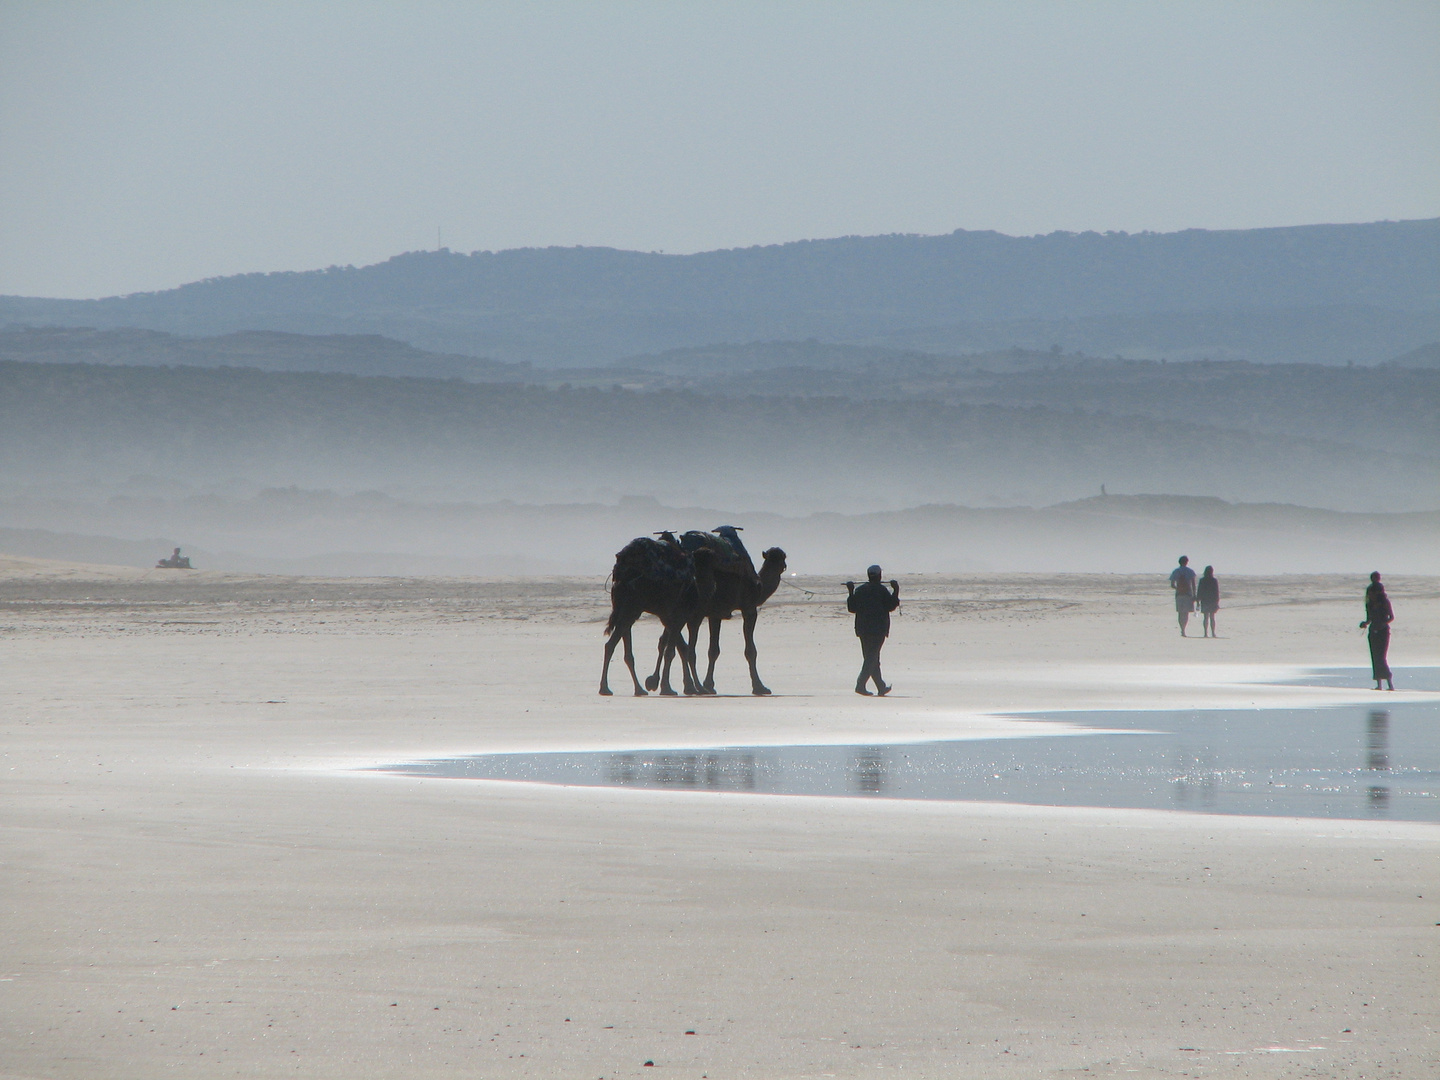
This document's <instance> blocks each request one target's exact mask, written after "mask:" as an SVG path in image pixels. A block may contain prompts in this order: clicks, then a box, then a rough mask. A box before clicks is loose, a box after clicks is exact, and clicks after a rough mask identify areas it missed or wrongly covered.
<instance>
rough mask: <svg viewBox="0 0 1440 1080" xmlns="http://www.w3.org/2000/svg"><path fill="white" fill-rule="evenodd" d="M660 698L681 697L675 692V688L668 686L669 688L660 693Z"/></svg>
mask: <svg viewBox="0 0 1440 1080" xmlns="http://www.w3.org/2000/svg"><path fill="white" fill-rule="evenodd" d="M660 696H661V697H679V696H680V695H679V694H677V693H676V692H675V688H674V687H673V686H667V687H665V688H664V689H663V690H661V691H660Z"/></svg>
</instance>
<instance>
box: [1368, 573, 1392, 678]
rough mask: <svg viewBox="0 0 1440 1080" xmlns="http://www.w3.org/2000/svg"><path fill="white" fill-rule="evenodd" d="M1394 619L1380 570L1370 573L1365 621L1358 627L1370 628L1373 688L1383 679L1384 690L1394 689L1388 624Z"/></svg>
mask: <svg viewBox="0 0 1440 1080" xmlns="http://www.w3.org/2000/svg"><path fill="white" fill-rule="evenodd" d="M1394 621H1395V609H1394V608H1392V607H1391V606H1390V598H1389V597H1388V596H1386V595H1385V586H1384V585H1382V584H1380V571H1379V570H1376V571H1375V572H1374V573H1373V574H1371V575H1370V585H1369V587H1368V588H1367V589H1366V590H1365V621H1364V622H1362V623H1361V624H1360V629H1362V630H1364V629H1365V628H1366V627H1369V628H1370V634H1369V638H1370V677H1371V678H1373V679H1374V680H1375V689H1376V690H1379V689H1380V682H1381V680H1384V682H1385V689H1386V690H1394V689H1395V680H1394V679H1392V678H1391V677H1390V661H1389V659H1388V658H1387V656H1386V654H1387V653H1388V652H1389V651H1390V624H1391V623H1392V622H1394Z"/></svg>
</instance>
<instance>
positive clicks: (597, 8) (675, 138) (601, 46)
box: [0, 0, 1440, 297]
mask: <svg viewBox="0 0 1440 1080" xmlns="http://www.w3.org/2000/svg"><path fill="white" fill-rule="evenodd" d="M1435 216H1440V3H1435V2H1434V0H1424V2H1420V3H1384V2H1376V0H1371V2H1367V3H1344V4H1336V3H1324V2H1319V0H1308V2H1305V3H1269V4H1267V3H1259V2H1256V0H1247V2H1244V3H1237V4H1228V3H1200V2H1192V3H1174V4H1167V3H1160V2H1155V0H1151V2H1145V3H1134V4H1131V3H1089V4H1087V3H1078V2H1067V3H1021V2H1015V0H1007V2H1004V3H995V4H992V3H947V4H924V3H911V4H905V3H899V2H894V0H891V2H885V3H872V4H845V3H837V2H835V0H827V2H824V3H792V4H786V3H763V4H752V3H736V2H730V3H723V4H721V3H716V4H703V3H692V4H682V3H654V4H642V3H635V4H606V3H599V2H593V0H592V2H588V3H576V4H542V3H530V2H503V3H488V4H486V3H466V4H439V3H417V2H415V0H409V2H406V3H393V4H362V3H356V2H344V3H338V2H337V3H310V4H306V3H265V4H255V3H199V2H177V3H163V4H154V3H100V4H86V3H65V2H43V3H37V2H14V0H0V293H7V294H22V295H32V296H75V297H80V296H96V295H105V294H113V293H121V292H133V291H139V290H146V289H156V288H165V287H169V286H172V285H176V284H180V283H182V282H185V281H191V280H195V279H197V278H202V277H209V276H214V275H220V274H231V273H237V272H241V271H249V270H280V269H310V268H314V267H320V266H326V265H330V264H337V263H338V264H345V263H355V264H357V265H358V264H363V263H369V262H375V261H378V260H380V259H383V258H386V257H388V256H390V255H392V254H395V253H397V252H400V251H406V250H412V249H415V248H423V247H433V246H435V243H436V227H437V226H438V227H440V228H441V229H443V240H444V243H445V245H446V246H447V247H450V248H452V249H454V250H463V251H470V250H474V249H480V248H489V249H498V248H506V247H520V246H529V245H548V244H566V245H568V244H605V245H613V246H616V247H626V248H638V249H642V250H647V251H649V250H664V251H672V252H674V251H697V250H704V249H707V248H716V247H732V246H738V245H748V244H756V243H772V242H777V241H784V240H794V239H801V238H807V237H822V236H838V235H845V234H857V233H858V234H873V233H885V232H919V233H941V232H949V231H950V230H952V229H955V228H966V229H998V230H1000V231H1002V232H1007V233H1019V234H1026V233H1037V232H1049V231H1051V230H1054V229H1074V230H1080V229H1101V230H1104V229H1126V230H1130V231H1137V230H1141V229H1157V230H1171V229H1179V228H1187V227H1191V226H1199V227H1207V228H1228V227H1250V226H1263V225H1291V224H1306V223H1312V222H1327V221H1371V220H1377V219H1382V218H1417V217H1435Z"/></svg>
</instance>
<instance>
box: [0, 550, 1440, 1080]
mask: <svg viewBox="0 0 1440 1080" xmlns="http://www.w3.org/2000/svg"><path fill="white" fill-rule="evenodd" d="M1365 569H1367V570H1368V567H1366V568H1365ZM1167 570H1168V568H1167ZM900 576H901V580H902V585H903V587H904V594H903V599H904V608H903V612H902V614H900V615H899V616H897V618H896V620H895V629H894V634H893V637H892V641H891V644H890V645H889V646H887V649H886V652H885V665H886V674H887V676H888V677H889V678H891V679H892V681H893V682H894V683H895V685H896V691H895V693H894V694H893V695H892V696H891V697H889V698H887V699H883V700H882V699H875V700H866V699H861V698H858V697H856V696H855V695H854V694H853V693H851V692H850V688H851V686H852V684H853V679H854V675H855V671H856V669H857V668H858V664H859V650H858V648H857V647H856V644H855V640H854V638H853V636H852V634H851V632H850V629H849V624H848V621H847V618H846V616H845V614H844V612H843V604H842V603H841V602H840V601H842V600H843V595H844V593H843V589H840V588H839V587H838V586H837V585H836V584H835V583H834V582H830V581H825V582H820V581H816V580H807V579H803V578H802V579H795V584H796V585H797V586H799V587H798V588H794V589H792V588H789V587H788V586H787V587H784V588H782V589H781V590H780V592H779V593H778V594H777V596H776V597H775V598H774V600H772V601H771V603H770V604H769V605H767V608H766V609H765V610H764V611H763V613H762V615H761V618H760V629H759V633H758V643H759V646H760V650H761V654H760V669H761V673H762V675H763V676H764V678H765V680H766V682H767V683H768V684H769V686H770V687H771V688H772V689H773V690H774V691H775V695H774V696H773V697H771V698H766V699H757V698H752V697H751V696H750V695H749V694H748V693H745V691H746V690H747V689H748V679H747V677H746V675H745V671H744V661H743V658H742V657H741V648H740V638H739V633H738V628H735V627H731V626H727V628H726V633H725V638H724V648H725V652H724V654H723V655H722V657H721V660H720V666H719V669H718V672H717V682H718V684H719V689H720V690H721V694H722V696H720V697H718V698H707V699H683V698H681V699H662V698H659V697H655V696H652V697H647V698H643V699H637V698H633V697H630V696H628V695H627V694H626V693H625V691H624V687H625V686H626V684H627V682H628V678H627V677H626V676H625V674H624V671H623V667H622V666H621V665H620V663H619V660H618V657H617V661H616V664H615V666H614V667H613V668H612V671H611V680H612V685H614V686H615V687H616V688H617V695H616V696H615V697H613V698H608V699H606V698H601V697H599V696H598V695H597V694H596V692H595V691H596V686H597V683H598V679H599V666H600V657H601V644H602V637H601V626H602V625H603V622H604V618H605V615H606V612H607V610H608V601H607V598H606V594H605V592H604V588H603V583H602V582H601V581H600V580H598V579H594V578H587V579H546V580H539V579H535V580H509V581H500V580H495V581H490V580H480V579H434V578H431V579H410V580H406V579H365V580H361V579H305V578H285V577H260V576H242V575H223V574H212V573H208V572H205V571H200V572H195V573H189V574H187V573H184V572H181V571H141V570H132V569H123V568H108V567H98V566H86V565H81V564H68V563H55V562H45V561H42V560H31V559H18V558H0V672H3V678H0V695H3V703H4V708H3V712H0V725H3V747H0V749H3V754H4V757H3V761H0V777H3V785H4V786H3V789H0V790H3V796H0V815H3V818H0V820H3V824H4V829H3V832H0V844H3V848H0V851H3V861H4V880H5V903H4V904H3V905H0V920H3V933H0V940H3V941H4V951H3V959H0V1009H3V1014H4V1017H5V1023H4V1024H3V1025H0V1076H3V1077H5V1078H7V1080H9V1078H21V1077H24V1078H69V1077H87V1078H89V1077H115V1078H122V1077H123V1078H136V1080H140V1078H146V1080H149V1078H154V1077H158V1076H196V1077H208V1076H222V1075H224V1076H237V1075H238V1076H256V1077H269V1076H282V1075H284V1076H307V1077H308V1076H314V1077H335V1078H352V1077H362V1076H363V1077H396V1078H399V1077H405V1078H414V1077H431V1076H434V1077H450V1076H456V1077H459V1076H465V1077H474V1076H486V1077H491V1076H493V1077H505V1076H536V1077H549V1076H567V1077H572V1076H573V1077H597V1078H599V1077H604V1078H609V1077H626V1076H642V1075H651V1074H660V1075H670V1076H683V1077H696V1078H702V1077H706V1078H719V1077H792V1076H793V1077H802V1076H803V1077H810V1076H815V1077H819V1076H841V1077H845V1076H873V1075H885V1074H888V1073H890V1072H892V1071H903V1073H904V1074H906V1075H914V1076H966V1077H989V1076H1014V1077H1037V1076H1039V1077H1051V1076H1053V1077H1061V1076H1066V1077H1068V1076H1079V1075H1091V1076H1109V1075H1116V1076H1120V1075H1137V1076H1141V1077H1146V1076H1153V1077H1172V1076H1176V1077H1178V1076H1210V1075H1217V1076H1218V1075H1223V1076H1237V1077H1362V1076H1363V1077H1406V1078H1408V1077H1428V1076H1434V1075H1437V1074H1440V1005H1437V997H1436V994H1435V988H1436V986H1437V985H1440V964H1437V957H1440V827H1437V826H1435V825H1431V824H1425V823H1410V822H1401V821H1381V820H1329V819H1296V818H1258V817H1233V816H1222V815H1203V814H1195V813H1180V812H1169V811H1151V810H1118V809H1105V808H1056V807H1044V806H1017V805H1006V804H998V803H944V802H908V801H903V800H863V799H845V798H803V797H786V796H768V795H752V794H715V793H704V792H670V791H644V790H623V789H596V788H578V787H572V788H567V787H554V786H542V785H531V784H513V783H504V782H481V781H459V780H441V779H420V778H415V777H401V776H387V775H379V774H375V773H367V772H363V771H359V770H360V769H362V768H363V767H365V766H371V765H379V764H386V763H393V762H398V761H407V760H413V759H417V758H426V757H436V756H444V755H451V754H476V753H483V752H498V751H512V750H544V749H590V748H594V749H601V748H647V747H686V746H734V745H765V744H775V745H779V744H794V743H806V742H813V743H848V742H879V741H892V742H893V741H904V740H924V739H959V738H979V737H995V736H998V735H1006V734H1016V733H1019V732H1020V731H1021V730H1022V728H1023V729H1025V730H1027V731H1032V732H1033V729H1034V722H1033V721H1019V720H1015V719H1011V718H1008V714H1014V713H1018V712H1036V711H1046V712H1058V711H1061V710H1103V709H1125V710H1129V709H1163V708H1186V709H1202V708H1217V709H1218V708H1254V707H1261V708H1265V707H1274V708H1278V707H1297V708H1298V707H1306V706H1312V705H1313V706H1322V705H1331V704H1335V705H1338V704H1348V703H1370V702H1372V701H1374V700H1375V699H1376V698H1377V697H1383V698H1384V699H1385V700H1386V701H1387V702H1397V701H1408V702H1419V701H1424V700H1440V694H1437V693H1428V692H1424V691H1419V690H1414V689H1407V688H1406V687H1405V685H1404V678H1403V670H1397V676H1398V677H1397V683H1399V689H1397V691H1396V692H1395V693H1394V694H1385V695H1376V694H1375V693H1374V692H1373V691H1370V690H1368V689H1367V688H1366V686H1368V683H1366V684H1359V685H1357V686H1355V687H1351V688H1337V687H1313V686H1310V687H1307V686H1284V685H1276V684H1277V683H1279V682H1282V681H1284V680H1285V679H1287V678H1294V677H1296V676H1298V675H1300V674H1302V673H1303V672H1304V671H1305V670H1306V669H1308V668H1312V667H1325V666H1343V667H1360V666H1362V665H1365V664H1366V663H1367V656H1366V652H1365V641H1364V636H1363V634H1362V633H1361V632H1360V631H1359V630H1357V628H1356V624H1357V622H1358V621H1359V619H1360V618H1362V617H1363V607H1362V601H1361V594H1362V592H1363V588H1364V584H1365V578H1364V575H1363V574H1356V575H1355V576H1353V577H1346V578H1341V577H1298V576H1296V577H1273V578H1243V579H1242V578H1233V579H1226V581H1225V587H1226V600H1225V603H1224V607H1223V608H1222V610H1221V612H1220V617H1219V629H1220V632H1221V635H1222V636H1221V637H1220V638H1219V639H1218V640H1199V639H1189V640H1182V639H1181V638H1180V637H1179V635H1178V633H1177V632H1176V629H1175V626H1174V613H1173V607H1172V605H1171V603H1170V598H1169V595H1168V591H1167V590H1166V588H1165V584H1164V573H1163V572H1161V573H1157V574H1155V575H1153V576H1149V577H1138V576H1122V575H1097V576H1085V577H1082V576H1055V575H1043V576H1041V575H1034V576H1024V575H1017V576H972V577H943V578H942V577H917V578H910V579H906V578H905V577H904V575H903V573H902V574H901V575H900ZM1387 584H1388V586H1389V590H1390V595H1391V597H1392V599H1393V601H1394V603H1395V607H1396V612H1397V617H1398V618H1397V622H1396V624H1395V638H1394V644H1393V646H1392V649H1391V661H1392V664H1394V665H1396V667H1397V669H1404V668H1406V667H1421V666H1427V665H1428V666H1434V665H1440V579H1437V578H1419V577H1411V578H1406V577H1395V578H1394V579H1393V580H1392V579H1390V578H1388V577H1387ZM802 589H809V590H812V591H813V592H814V593H815V595H814V596H810V597H807V595H806V594H805V592H803V591H802ZM1197 621H1198V620H1197ZM1196 632H1197V633H1198V626H1196ZM653 644H654V624H653V622H651V621H649V620H647V621H646V622H645V623H643V624H642V628H641V632H640V633H639V634H638V640H637V646H638V650H637V651H638V653H639V656H640V659H641V662H642V664H643V665H645V666H648V663H649V662H650V660H651V658H652V656H653V652H652V649H653ZM1055 722H1056V723H1057V724H1063V720H1057V721H1055Z"/></svg>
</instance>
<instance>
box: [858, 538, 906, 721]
mask: <svg viewBox="0 0 1440 1080" xmlns="http://www.w3.org/2000/svg"><path fill="white" fill-rule="evenodd" d="M865 576H866V578H868V580H867V581H866V582H865V583H864V584H863V585H860V586H856V584H855V582H853V581H847V582H845V588H846V589H847V590H849V598H848V599H847V600H846V601H845V610H846V611H850V612H853V613H854V615H855V636H856V637H858V638H859V639H860V655H861V656H862V657H863V658H864V663H863V665H862V666H861V668H860V678H859V680H858V681H857V682H856V683H855V693H857V694H864V695H865V696H866V697H870V696H871V694H870V691H869V690H867V689H866V688H865V684H866V683H868V682H870V681H871V680H872V679H873V680H874V682H875V692H876V693H878V694H879V695H880V696H881V697H884V696H885V695H886V694H888V693H889V692H890V690H891V687H890V686H889V685H887V684H886V682H885V680H884V679H882V678H881V677H880V647H881V646H882V645H884V644H885V639H886V638H887V637H889V636H890V612H892V611H894V610H895V609H896V608H897V607H899V606H900V583H899V582H898V581H892V582H890V587H889V588H888V589H887V588H886V587H885V585H884V583H883V582H881V580H880V567H878V566H872V567H870V569H869V570H867V571H866V572H865Z"/></svg>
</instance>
